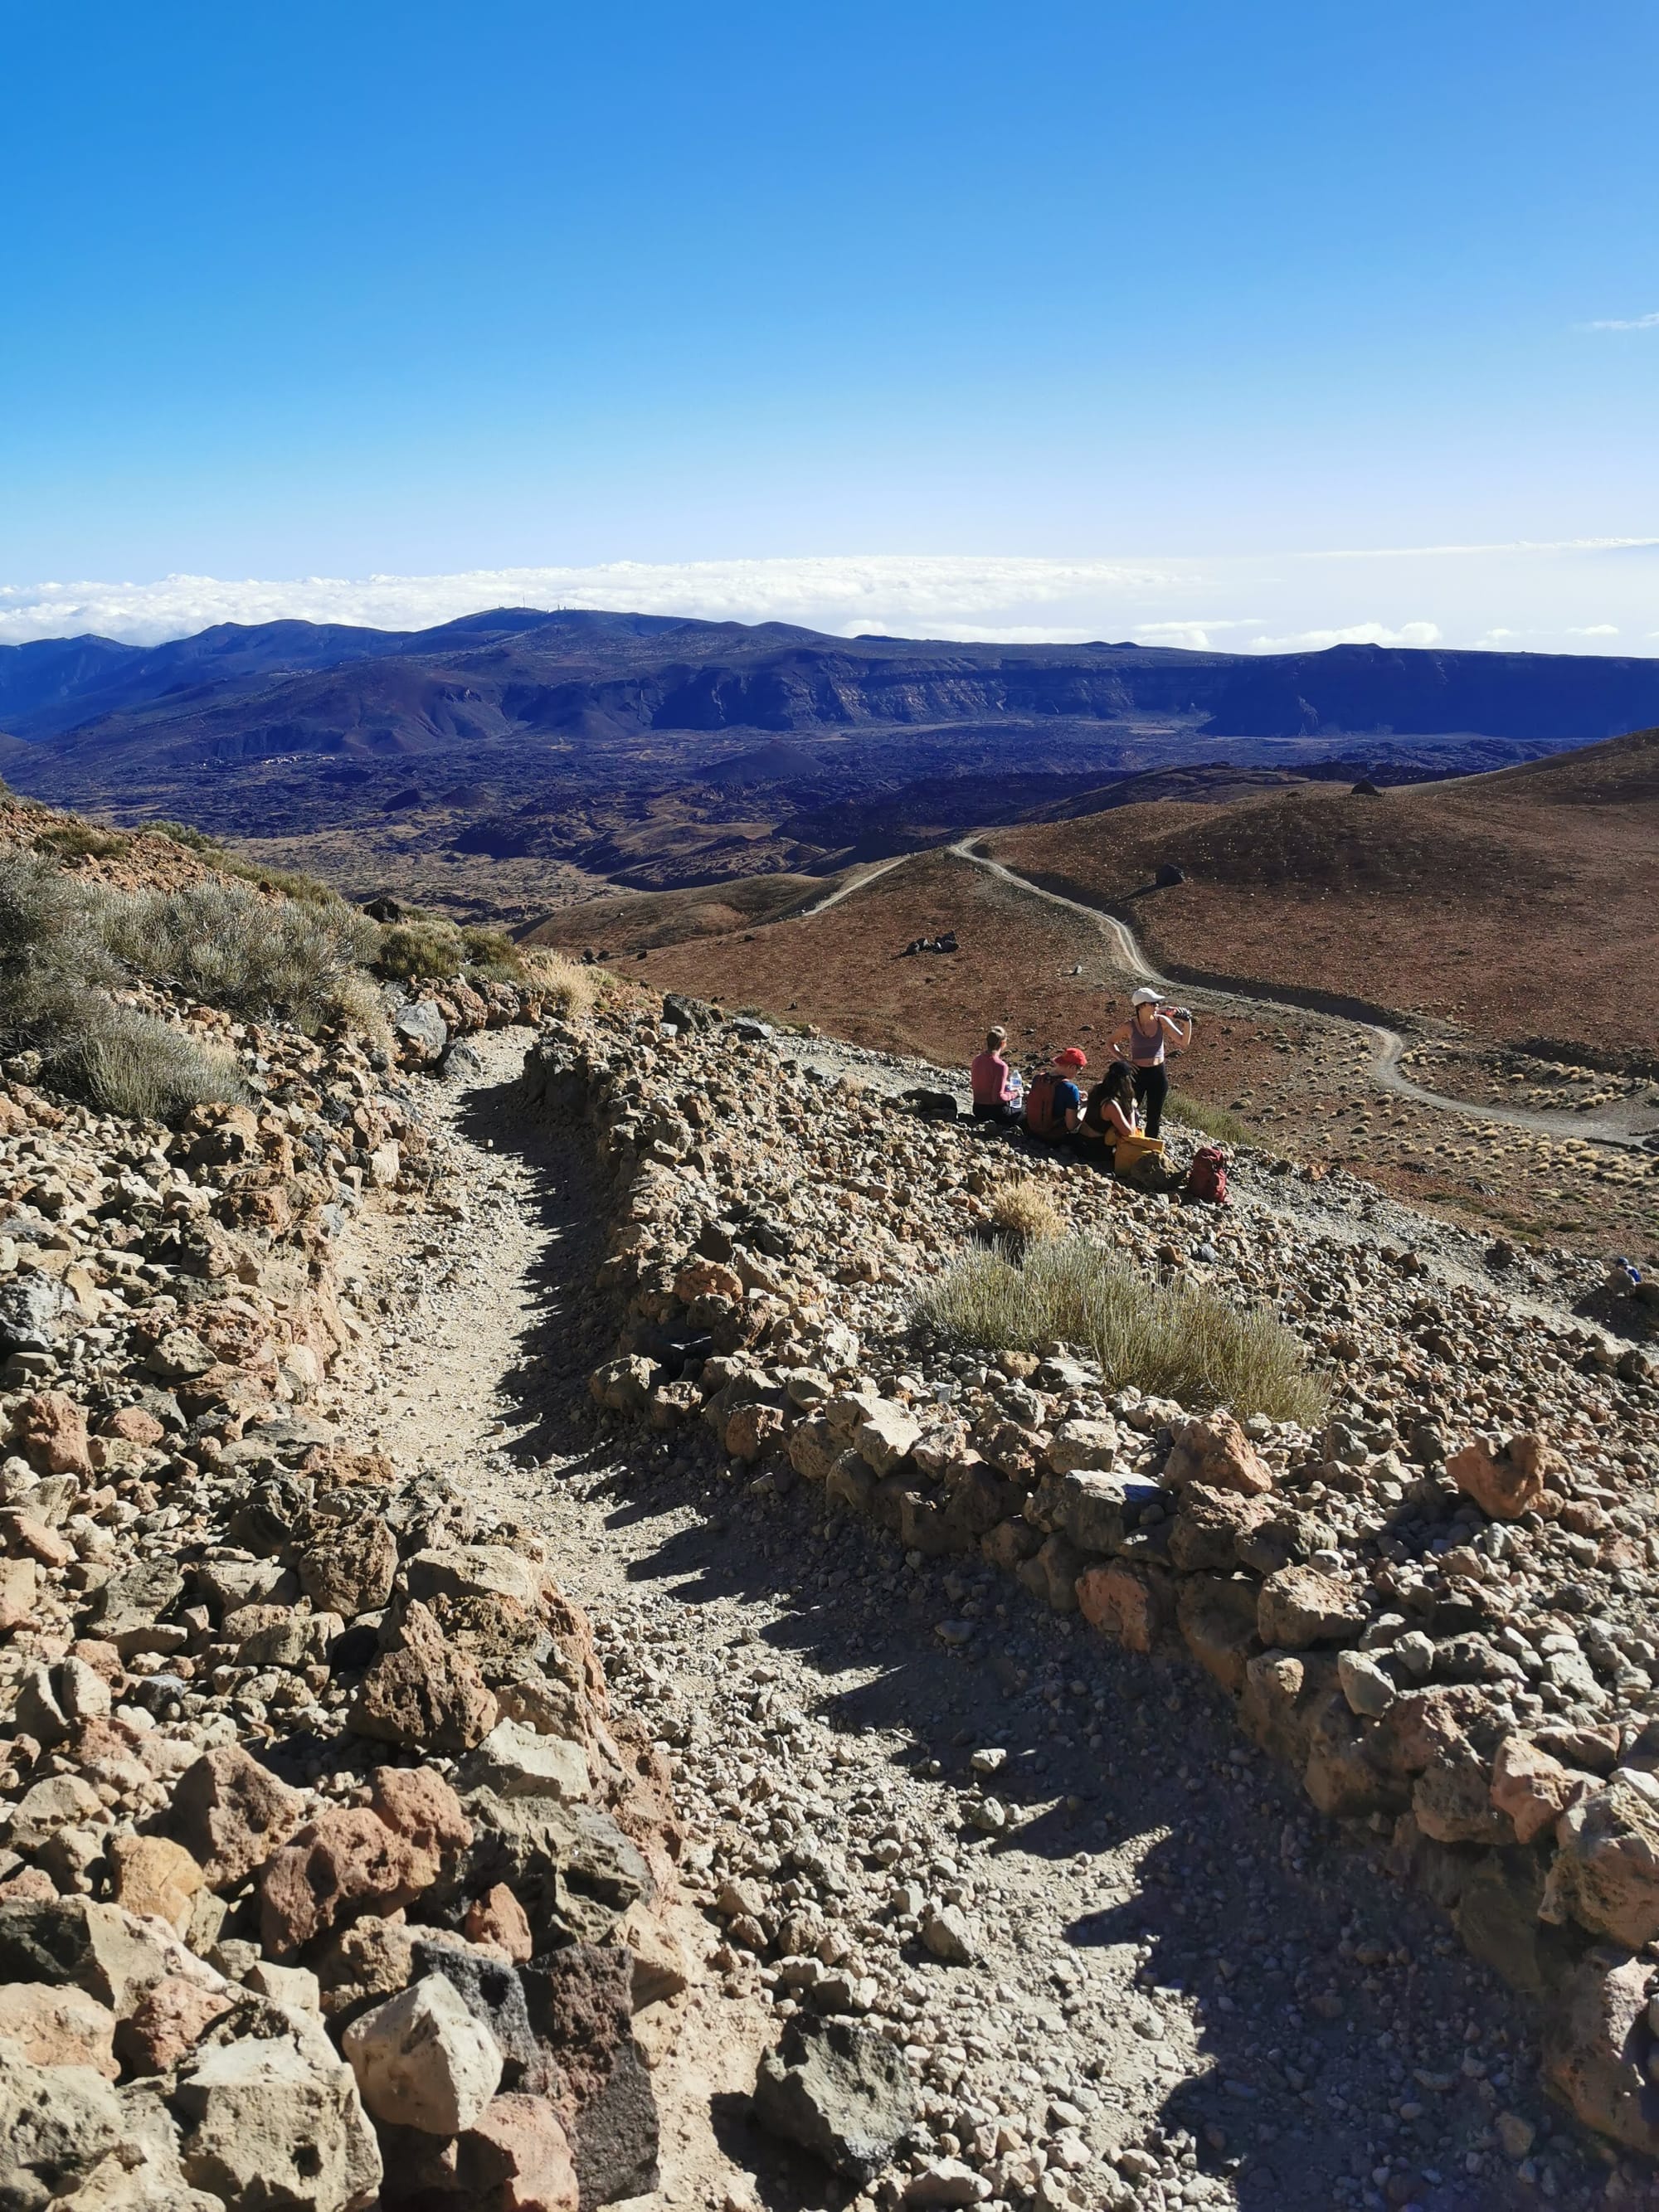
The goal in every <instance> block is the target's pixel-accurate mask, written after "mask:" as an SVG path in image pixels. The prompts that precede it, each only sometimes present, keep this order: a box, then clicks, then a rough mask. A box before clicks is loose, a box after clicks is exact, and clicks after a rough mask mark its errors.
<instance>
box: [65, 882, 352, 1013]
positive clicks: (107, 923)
mask: <svg viewBox="0 0 1659 2212" xmlns="http://www.w3.org/2000/svg"><path fill="white" fill-rule="evenodd" d="M94 911H95V915H96V919H97V921H98V924H99V927H100V933H101V935H102V937H103V939H104V942H105V943H106V945H108V947H109V949H110V951H112V952H113V953H114V954H115V955H116V957H118V959H120V960H121V961H122V962H124V963H125V965H126V966H127V967H128V968H130V969H133V970H134V971H136V972H137V974H138V975H143V976H144V977H146V978H147V979H148V980H149V981H151V982H164V981H165V982H170V983H175V984H177V985H179V987H181V988H182V989H184V990H185V991H187V992H189V993H190V994H191V996H192V997H194V998H196V999H199V1000H202V1001H203V1002H204V1004H205V1005H208V1006H219V1007H222V1008H223V1009H224V1011H225V1012H228V1013H232V1014H237V1015H241V1016H245V1017H246V1018H248V1019H250V1020H255V1021H270V1020H277V1019H285V1020H288V1021H291V1022H293V1023H294V1024H295V1026H296V1027H298V1028H299V1029H301V1030H307V1031H308V1032H309V1031H314V1030H319V1029H320V1028H322V1027H324V1026H325V1024H331V1023H335V1022H337V1021H339V1020H340V1019H341V1018H342V1017H343V994H347V993H349V992H355V985H354V983H353V981H352V979H353V978H355V977H356V976H358V975H361V974H362V966H363V963H364V962H365V961H367V960H368V959H371V958H372V957H374V951H375V950H376V948H377V946H378V945H379V941H380V932H379V931H378V930H377V929H376V927H375V926H374V923H373V922H372V921H369V919H368V916H367V915H361V914H359V913H358V912H357V911H356V908H353V907H349V906H347V905H346V903H345V902H344V901H343V899H333V900H331V901H330V902H327V903H322V902H312V903H302V902H300V901H298V900H295V899H290V898H277V897H270V896H262V895H261V894H260V893H259V892H258V891H254V890H243V888H242V887H241V885H240V884H216V883H199V884H185V885H184V886H183V887H182V888H181V889H179V890H172V891H140V892H137V893H134V894H131V895H122V894H120V893H114V892H107V891H106V892H103V893H101V894H100V896H99V897H98V898H97V900H96V902H95V909H94Z"/></svg>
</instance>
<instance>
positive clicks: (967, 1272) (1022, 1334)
mask: <svg viewBox="0 0 1659 2212" xmlns="http://www.w3.org/2000/svg"><path fill="white" fill-rule="evenodd" d="M915 1315H916V1318H917V1320H918V1321H919V1322H922V1323H923V1324H924V1325H926V1326H927V1327H928V1328H933V1329H936V1330H938V1331H939V1332H940V1333H941V1334H944V1335H945V1336H947V1337H949V1338H951V1339H952V1340H954V1341H956V1342H957V1343H959V1344H961V1345H963V1346H972V1347H973V1348H974V1349H975V1350H977V1351H980V1352H987V1353H995V1352H1035V1351H1036V1350H1037V1349H1038V1348H1039V1347H1040V1346H1042V1345H1044V1344H1048V1343H1054V1342H1060V1343H1063V1344H1070V1345H1075V1346H1079V1348H1080V1349H1082V1350H1085V1351H1086V1352H1088V1353H1089V1355H1090V1357H1091V1358H1093V1359H1095V1360H1097V1362H1098V1363H1099V1365H1100V1370H1101V1373H1102V1376H1103V1378H1104V1381H1105V1387H1106V1388H1107V1389H1109V1390H1121V1389H1126V1388H1127V1386H1129V1385H1130V1384H1133V1385H1134V1386H1136V1387H1137V1388H1138V1389H1141V1390H1144V1391H1146V1393H1147V1394H1148V1395H1150V1396H1152V1397H1158V1398H1173V1399H1175V1400H1176V1402H1177V1403H1178V1404H1180V1405H1182V1406H1185V1407H1188V1408H1189V1409H1190V1410H1192V1411H1194V1412H1204V1411H1207V1410H1208V1409H1209V1408H1210V1407H1215V1406H1224V1405H1225V1406H1227V1407H1231V1409H1232V1411H1233V1412H1234V1413H1237V1414H1238V1415H1240V1416H1241V1418H1242V1417H1243V1416H1245V1415H1248V1414H1250V1413H1265V1414H1267V1417H1268V1418H1269V1419H1272V1420H1276V1421H1297V1422H1299V1423H1301V1425H1303V1426H1304V1427H1305V1428H1316V1427H1317V1426H1318V1425H1320V1423H1321V1422H1322V1420H1323V1419H1324V1418H1325V1413H1326V1411H1327V1408H1328V1404H1329V1401H1330V1385H1329V1382H1328V1378H1327V1377H1326V1376H1323V1375H1322V1374H1320V1373H1317V1372H1316V1370H1314V1369H1313V1368H1312V1367H1310V1364H1309V1362H1308V1358H1307V1355H1306V1353H1305V1352H1304V1349H1303V1347H1302V1346H1301V1344H1300V1343H1299V1342H1298V1341H1297V1339H1296V1337H1295V1336H1293V1335H1292V1334H1291V1331H1290V1330H1289V1329H1287V1328H1285V1327H1284V1326H1283V1324H1282V1323H1281V1322H1279V1321H1278V1320H1276V1319H1275V1318H1274V1316H1273V1315H1272V1314H1270V1313H1267V1312H1265V1311H1263V1310H1260V1309H1258V1308H1251V1307H1240V1306H1235V1305H1231V1304H1229V1303H1228V1302H1227V1300H1226V1299H1225V1298H1223V1297H1219V1296H1218V1295H1217V1293H1216V1292H1214V1291H1207V1290H1199V1289H1195V1288H1192V1287H1188V1286H1187V1285H1181V1284H1176V1285H1170V1286H1167V1287H1166V1286H1165V1285H1163V1284H1160V1283H1155V1282H1152V1281H1151V1280H1150V1279H1148V1278H1147V1277H1146V1276H1144V1275H1140V1274H1137V1273H1135V1272H1134V1271H1133V1269H1132V1268H1130V1267H1127V1266H1126V1265H1125V1264H1124V1262H1123V1261H1122V1260H1121V1258H1120V1257H1119V1256H1118V1255H1116V1254H1115V1252H1112V1251H1110V1250H1109V1249H1107V1248H1106V1247H1105V1246H1104V1245H1102V1244H1098V1243H1095V1242H1094V1241H1093V1240H1092V1239H1090V1238H1087V1237H1064V1238H1061V1239H1058V1240H1054V1241H1052V1242H1048V1243H1038V1244H1034V1245H1032V1246H1031V1247H1030V1249H1028V1250H1027V1252H1026V1254H1025V1255H1024V1261H1023V1263H1020V1264H1017V1263H1016V1262H1015V1261H1014V1260H1013V1259H1012V1257H1011V1256H1010V1255H1009V1254H1008V1253H1007V1252H1006V1251H985V1250H980V1251H970V1252H967V1253H965V1254H964V1255H963V1257H962V1258H961V1259H959V1260H958V1261H957V1262H956V1263H955V1265H954V1266H953V1267H951V1268H949V1269H948V1270H947V1271H946V1273H944V1274H943V1275H941V1276H939V1278H938V1279H936V1280H935V1281H933V1283H931V1284H929V1285H927V1288H926V1289H925V1290H924V1291H922V1293H921V1297H919V1298H918V1300H917V1302H916V1307H915Z"/></svg>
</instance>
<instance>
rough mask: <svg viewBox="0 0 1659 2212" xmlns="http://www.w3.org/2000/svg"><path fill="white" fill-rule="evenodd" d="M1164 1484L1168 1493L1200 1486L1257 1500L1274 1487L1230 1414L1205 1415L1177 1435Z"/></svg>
mask: <svg viewBox="0 0 1659 2212" xmlns="http://www.w3.org/2000/svg"><path fill="white" fill-rule="evenodd" d="M1164 1482H1165V1483H1166V1484H1167V1485H1168V1486H1169V1487H1170V1489H1171V1490H1182V1489H1184V1488H1185V1487H1186V1486H1187V1484H1188V1483H1189V1482H1202V1483H1205V1484H1206V1485H1207V1486H1208V1487H1209V1488H1210V1489H1212V1490H1237V1491H1242V1492H1243V1494H1244V1495H1245V1496H1246V1497H1247V1498H1259V1497H1261V1495H1262V1494H1263V1493H1264V1492H1267V1491H1269V1490H1271V1489H1272V1488H1273V1475H1272V1474H1271V1472H1270V1471H1269V1469H1268V1468H1267V1465H1266V1464H1265V1462H1263V1460H1262V1458H1261V1454H1260V1453H1259V1452H1258V1451H1257V1450H1256V1448H1255V1445H1254V1444H1253V1443H1251V1442H1250V1440H1249V1437H1247V1436H1246V1435H1245V1433H1244V1431H1243V1429H1242V1428H1240V1426H1239V1425H1238V1423H1237V1421H1236V1420H1235V1419H1233V1417H1232V1415H1231V1413H1210V1414H1207V1415H1206V1417H1205V1418H1204V1419H1202V1420H1194V1421H1188V1422H1186V1423H1184V1424H1183V1425H1182V1427H1181V1428H1180V1429H1179V1430H1177V1431H1176V1440H1175V1443H1174V1446H1173V1448H1172V1449H1171V1450H1170V1456H1169V1458H1168V1459H1167V1460H1166V1461H1165V1462H1164Z"/></svg>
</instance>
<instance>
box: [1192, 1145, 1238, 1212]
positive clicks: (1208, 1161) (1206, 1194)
mask: <svg viewBox="0 0 1659 2212" xmlns="http://www.w3.org/2000/svg"><path fill="white" fill-rule="evenodd" d="M1182 1196H1183V1197H1186V1198H1197V1199H1202V1200H1203V1201H1204V1203H1205V1204H1206V1206H1225V1204H1226V1203H1227V1155H1226V1154H1225V1152H1223V1151H1222V1150H1221V1147H1220V1146H1218V1145H1205V1146H1200V1149H1199V1150H1198V1151H1197V1152H1194V1154H1193V1164H1192V1165H1191V1167H1189V1168H1188V1170H1187V1182H1186V1185H1185V1188H1184V1189H1183V1191H1182Z"/></svg>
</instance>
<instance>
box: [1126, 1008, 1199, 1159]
mask: <svg viewBox="0 0 1659 2212" xmlns="http://www.w3.org/2000/svg"><path fill="white" fill-rule="evenodd" d="M1129 1005H1130V1008H1131V1010H1132V1011H1131V1012H1130V1015H1129V1018H1128V1020H1127V1022H1125V1023H1124V1024H1123V1026H1122V1028H1121V1030H1118V1031H1117V1032H1116V1033H1115V1036H1113V1038H1112V1050H1113V1051H1114V1052H1115V1054H1117V1057H1118V1058H1119V1059H1120V1060H1127V1061H1128V1063H1129V1066H1130V1067H1131V1068H1132V1069H1133V1072H1134V1079H1135V1099H1136V1102H1137V1103H1138V1104H1139V1107H1140V1109H1141V1111H1142V1112H1143V1114H1144V1115H1146V1134H1147V1135H1148V1136H1149V1137H1155V1136H1157V1134H1158V1124H1159V1123H1160V1121H1162V1120H1163V1118H1164V1100H1165V1099H1166V1098H1167V1097H1169V1095H1170V1071H1169V1069H1168V1068H1167V1067H1166V1066H1164V1055H1165V1054H1166V1053H1167V1052H1170V1051H1175V1052H1181V1051H1183V1050H1184V1049H1185V1048H1186V1047H1187V1046H1188V1045H1189V1044H1190V1043H1191V1042H1192V1041H1193V1018H1192V1015H1191V1013H1190V1012H1188V1009H1187V1008H1186V1007H1185V1006H1168V1007H1166V1006H1164V1001H1163V1000H1161V999H1160V998H1159V996H1158V993H1157V992H1156V991H1152V990H1148V989H1147V988H1146V986H1145V985H1144V984H1143V985H1142V987H1140V989H1139V990H1138V991H1137V992H1135V994H1133V997H1132V998H1131V999H1130V1000H1129Z"/></svg>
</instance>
